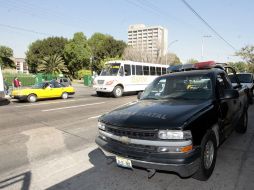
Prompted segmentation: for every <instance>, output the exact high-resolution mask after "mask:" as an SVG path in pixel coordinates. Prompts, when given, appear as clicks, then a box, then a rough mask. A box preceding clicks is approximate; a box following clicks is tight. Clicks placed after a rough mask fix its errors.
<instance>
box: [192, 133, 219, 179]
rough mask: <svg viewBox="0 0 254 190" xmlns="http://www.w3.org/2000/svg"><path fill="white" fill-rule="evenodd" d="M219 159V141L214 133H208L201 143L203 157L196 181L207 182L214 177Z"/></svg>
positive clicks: (195, 177)
mask: <svg viewBox="0 0 254 190" xmlns="http://www.w3.org/2000/svg"><path fill="white" fill-rule="evenodd" d="M216 158H217V141H216V137H215V134H214V132H213V131H208V132H207V133H206V134H205V136H204V137H203V139H202V142H201V157H200V166H199V169H198V171H197V172H196V173H195V174H194V175H193V176H192V177H193V178H194V179H197V180H200V181H206V180H208V179H209V177H210V176H211V175H212V173H213V170H214V167H215V163H216Z"/></svg>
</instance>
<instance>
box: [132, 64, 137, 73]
mask: <svg viewBox="0 0 254 190" xmlns="http://www.w3.org/2000/svg"><path fill="white" fill-rule="evenodd" d="M135 67H136V66H135V65H132V66H131V72H132V75H136V70H135Z"/></svg>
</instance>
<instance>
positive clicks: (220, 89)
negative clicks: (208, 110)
mask: <svg viewBox="0 0 254 190" xmlns="http://www.w3.org/2000/svg"><path fill="white" fill-rule="evenodd" d="M216 86H217V93H218V96H219V98H221V97H224V90H225V89H232V88H233V87H232V85H231V83H229V81H228V80H227V78H226V76H225V73H220V74H218V75H217V85H216ZM238 101H239V100H238V99H221V100H220V103H219V115H220V119H219V120H220V121H219V122H220V125H221V133H222V134H223V136H224V137H227V136H228V135H229V134H230V133H231V131H232V130H233V124H234V122H235V112H236V111H237V110H236V109H237V104H238Z"/></svg>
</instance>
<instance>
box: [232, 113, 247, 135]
mask: <svg viewBox="0 0 254 190" xmlns="http://www.w3.org/2000/svg"><path fill="white" fill-rule="evenodd" d="M247 126H248V111H247V110H245V111H244V112H243V114H242V116H241V118H240V120H239V123H238V124H237V126H236V128H235V130H236V132H237V133H245V132H246V131H247Z"/></svg>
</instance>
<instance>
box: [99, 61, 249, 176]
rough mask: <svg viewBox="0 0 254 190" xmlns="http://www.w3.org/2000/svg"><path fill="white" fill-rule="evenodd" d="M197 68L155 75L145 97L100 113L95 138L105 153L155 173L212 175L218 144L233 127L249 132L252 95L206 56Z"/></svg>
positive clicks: (129, 164)
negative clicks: (232, 81)
mask: <svg viewBox="0 0 254 190" xmlns="http://www.w3.org/2000/svg"><path fill="white" fill-rule="evenodd" d="M195 68H196V70H191V71H184V72H175V73H171V74H168V75H163V76H160V77H158V78H156V79H155V80H154V81H153V82H152V83H151V84H150V85H149V86H148V87H147V88H146V89H145V91H144V92H143V94H142V95H141V97H140V100H138V101H136V102H132V103H130V104H129V105H126V106H124V107H122V108H118V109H116V110H114V111H112V112H109V113H107V114H105V115H103V116H101V117H100V118H99V120H98V130H99V135H98V137H97V138H96V140H95V141H96V143H97V145H98V146H99V148H100V149H101V150H102V151H103V152H104V154H105V155H106V156H107V157H109V158H112V159H114V160H116V163H117V165H119V166H121V167H126V168H133V167H137V168H140V167H141V168H146V169H147V170H148V171H150V173H151V175H150V176H152V175H153V174H154V173H155V171H156V170H164V171H171V172H175V173H178V174H179V175H180V176H182V177H189V176H192V177H194V178H196V179H198V180H207V179H208V178H209V177H210V176H211V174H212V172H213V170H214V167H215V163H216V157H217V149H218V147H219V145H220V144H221V143H222V142H223V141H224V140H225V139H226V138H227V137H228V136H229V135H230V134H231V133H232V131H234V130H236V131H237V132H239V133H245V132H246V130H247V123H248V98H247V92H246V87H245V86H242V85H241V84H240V83H238V85H237V86H236V87H235V88H233V86H232V84H231V82H230V80H229V78H228V74H227V72H226V70H225V69H224V68H223V67H221V66H217V65H215V63H214V62H202V63H197V64H196V65H195ZM227 69H232V68H230V67H227ZM232 71H233V72H234V73H235V71H234V70H233V69H232Z"/></svg>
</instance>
